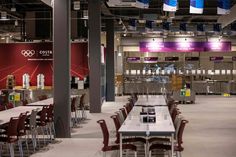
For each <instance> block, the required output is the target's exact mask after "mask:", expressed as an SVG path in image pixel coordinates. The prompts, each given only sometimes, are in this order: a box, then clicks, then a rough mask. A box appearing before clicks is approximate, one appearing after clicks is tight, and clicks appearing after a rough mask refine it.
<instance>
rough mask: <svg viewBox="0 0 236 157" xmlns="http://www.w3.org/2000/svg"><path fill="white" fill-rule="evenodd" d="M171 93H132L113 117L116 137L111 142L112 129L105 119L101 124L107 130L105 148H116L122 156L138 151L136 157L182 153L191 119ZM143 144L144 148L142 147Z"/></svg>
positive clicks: (135, 153)
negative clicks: (179, 106)
mask: <svg viewBox="0 0 236 157" xmlns="http://www.w3.org/2000/svg"><path fill="white" fill-rule="evenodd" d="M177 106H178V103H177V102H175V101H174V100H173V99H172V97H171V96H169V95H145V96H144V95H140V96H138V95H136V94H132V95H131V97H130V98H129V99H128V102H127V104H124V107H123V108H120V109H119V111H116V112H115V113H114V115H112V116H111V118H112V119H113V122H114V125H115V129H116V139H115V141H114V142H109V131H108V130H109V129H108V126H107V123H106V121H105V120H104V119H100V120H98V121H97V123H98V124H99V125H100V127H101V130H102V133H103V144H104V145H103V147H102V149H101V151H102V152H103V153H104V155H105V154H106V152H107V151H116V152H117V153H118V154H119V156H120V157H122V156H123V155H124V154H125V155H128V154H127V153H130V152H134V156H135V157H136V156H137V155H139V156H146V157H147V156H149V157H152V156H153V155H158V154H159V155H160V154H167V155H169V156H171V157H173V156H174V154H176V155H177V156H181V152H182V151H183V150H184V148H183V132H184V128H185V125H186V124H187V123H188V121H187V120H186V119H185V118H184V116H183V115H182V114H181V112H180V110H179V109H178V107H177ZM140 145H141V147H140Z"/></svg>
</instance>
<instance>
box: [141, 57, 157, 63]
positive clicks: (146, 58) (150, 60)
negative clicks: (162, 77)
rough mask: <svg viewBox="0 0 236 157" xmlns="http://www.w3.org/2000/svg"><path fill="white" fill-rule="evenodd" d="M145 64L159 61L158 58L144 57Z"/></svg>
mask: <svg viewBox="0 0 236 157" xmlns="http://www.w3.org/2000/svg"><path fill="white" fill-rule="evenodd" d="M144 61H145V62H156V61H158V57H144Z"/></svg>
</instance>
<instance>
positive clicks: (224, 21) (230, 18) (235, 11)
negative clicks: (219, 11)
mask: <svg viewBox="0 0 236 157" xmlns="http://www.w3.org/2000/svg"><path fill="white" fill-rule="evenodd" d="M235 15H236V4H235V5H234V6H233V7H232V8H231V9H230V13H229V14H226V15H222V16H220V17H219V18H218V21H217V23H220V24H221V26H222V28H224V27H226V26H227V25H229V24H231V23H233V22H234V21H235V20H236V16H235Z"/></svg>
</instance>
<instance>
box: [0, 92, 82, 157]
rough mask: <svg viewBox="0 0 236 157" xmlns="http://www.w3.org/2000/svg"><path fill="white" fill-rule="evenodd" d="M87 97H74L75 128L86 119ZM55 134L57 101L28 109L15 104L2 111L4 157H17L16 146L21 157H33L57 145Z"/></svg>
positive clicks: (0, 152)
mask: <svg viewBox="0 0 236 157" xmlns="http://www.w3.org/2000/svg"><path fill="white" fill-rule="evenodd" d="M84 96H85V95H81V96H79V95H71V127H76V126H77V125H79V124H80V122H81V121H82V120H84V119H86V111H85V108H84V104H83V103H84ZM55 134H56V131H55V127H54V102H53V98H46V99H44V100H40V101H36V102H32V103H27V104H24V106H17V107H14V106H13V105H11V107H9V108H5V109H4V110H1V111H0V157H1V156H2V155H3V154H10V156H11V157H14V156H16V155H15V151H16V149H15V146H16V145H18V148H19V150H17V153H18V152H19V155H17V156H21V157H23V156H27V155H28V156H29V155H30V153H31V152H35V151H37V150H40V148H42V147H44V146H46V145H47V144H48V143H51V142H53V141H54V139H55ZM31 148H32V149H31ZM7 150H9V151H7ZM25 150H26V153H27V155H26V153H25Z"/></svg>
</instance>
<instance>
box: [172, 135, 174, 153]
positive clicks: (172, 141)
mask: <svg viewBox="0 0 236 157" xmlns="http://www.w3.org/2000/svg"><path fill="white" fill-rule="evenodd" d="M171 157H174V134H173V133H172V134H171Z"/></svg>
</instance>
